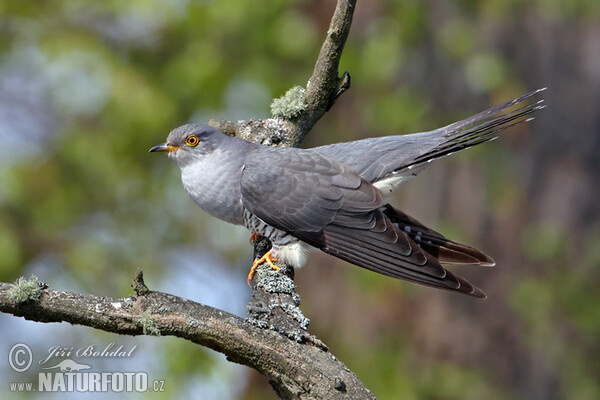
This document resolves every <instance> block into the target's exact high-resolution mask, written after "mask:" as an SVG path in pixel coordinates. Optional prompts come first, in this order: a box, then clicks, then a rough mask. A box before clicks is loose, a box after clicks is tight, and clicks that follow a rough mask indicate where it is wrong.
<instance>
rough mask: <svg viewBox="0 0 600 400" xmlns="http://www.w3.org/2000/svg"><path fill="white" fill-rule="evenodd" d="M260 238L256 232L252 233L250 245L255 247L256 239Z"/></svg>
mask: <svg viewBox="0 0 600 400" xmlns="http://www.w3.org/2000/svg"><path fill="white" fill-rule="evenodd" d="M259 236H260V235H259V234H258V233H256V232H252V235H250V244H251V245H254V241H255V240H256V239H258V237H259Z"/></svg>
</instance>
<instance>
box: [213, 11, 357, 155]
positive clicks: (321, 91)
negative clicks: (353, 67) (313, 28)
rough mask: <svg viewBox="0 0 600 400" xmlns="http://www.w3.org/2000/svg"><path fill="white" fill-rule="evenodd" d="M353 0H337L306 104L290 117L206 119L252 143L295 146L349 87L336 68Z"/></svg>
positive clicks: (311, 80) (348, 78)
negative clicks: (240, 119)
mask: <svg viewBox="0 0 600 400" xmlns="http://www.w3.org/2000/svg"><path fill="white" fill-rule="evenodd" d="M355 5H356V0H338V2H337V5H336V8H335V12H334V14H333V17H332V18H331V23H330V24H329V29H328V30H327V35H326V37H325V41H324V42H323V45H322V46H321V51H320V53H319V57H318V59H317V62H316V64H315V68H314V69H313V73H312V75H311V77H310V79H309V80H308V83H307V85H306V90H305V91H304V99H305V100H306V107H305V108H304V110H303V111H302V112H300V113H299V115H297V116H294V117H282V118H269V119H265V120H255V119H250V120H245V121H239V122H237V123H234V122H230V121H215V120H211V121H209V124H210V125H211V126H213V127H215V128H217V129H219V130H221V131H222V132H224V133H226V134H228V135H232V136H238V137H241V138H242V139H246V140H249V141H252V142H256V143H260V144H265V145H277V146H289V147H298V146H300V144H301V143H302V140H304V137H305V136H306V134H307V133H308V132H309V131H310V130H311V129H312V127H313V126H314V125H315V124H316V123H317V121H318V120H319V119H320V118H321V117H322V116H323V115H324V114H325V113H326V112H327V111H328V110H329V109H330V108H331V106H332V105H333V103H334V102H335V100H336V99H337V98H338V97H339V96H340V95H341V94H342V93H343V92H345V91H346V90H347V89H348V88H349V87H350V75H349V74H348V73H347V72H345V73H344V74H343V75H342V77H339V72H338V67H339V62H340V58H341V56H342V51H343V49H344V45H345V44H346V39H347V38H348V34H349V33H350V26H351V25H352V16H353V14H354V8H355Z"/></svg>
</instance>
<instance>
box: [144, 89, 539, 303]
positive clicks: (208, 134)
mask: <svg viewBox="0 0 600 400" xmlns="http://www.w3.org/2000/svg"><path fill="white" fill-rule="evenodd" d="M541 90H543V89H541ZM541 90H538V91H535V92H532V93H529V94H527V95H525V96H521V97H519V98H517V99H515V100H512V101H510V102H507V103H504V104H501V105H499V106H497V107H494V108H491V109H489V110H487V111H484V112H482V113H479V114H477V115H474V116H472V117H470V118H467V119H465V120H463V121H459V122H456V123H454V124H451V125H448V126H446V127H444V128H440V129H436V130H434V131H431V132H423V133H417V134H412V135H403V136H387V137H382V138H371V139H365V140H359V141H356V142H348V143H337V144H332V145H328V146H321V147H316V148H313V149H304V150H303V149H296V148H281V147H264V146H260V145H257V144H254V143H250V142H246V141H244V140H241V139H237V138H232V137H229V136H226V135H223V134H222V133H220V132H218V131H216V130H215V129H213V128H210V127H208V126H206V125H184V126H182V127H179V128H177V129H175V130H173V131H172V132H171V133H170V134H169V137H168V139H167V143H165V144H163V145H159V146H156V147H154V148H152V149H151V151H167V152H168V154H169V157H170V158H172V159H173V160H174V161H175V162H176V163H177V165H178V167H179V168H180V170H181V178H182V181H183V184H184V187H185V189H186V190H187V192H188V193H189V194H190V196H191V197H192V199H193V200H194V201H195V202H196V203H197V204H198V205H199V206H200V207H201V208H202V209H204V210H205V211H207V212H208V213H210V214H212V215H213V216H215V217H217V218H220V219H223V220H225V221H227V222H231V223H234V224H239V225H245V226H246V227H247V228H248V229H250V230H251V231H253V232H256V233H259V234H262V235H265V236H267V237H268V238H269V239H270V240H271V241H272V243H273V249H274V251H276V252H278V253H277V254H276V255H275V256H276V257H278V255H281V256H282V257H283V258H285V257H289V258H288V259H287V261H288V262H289V263H290V264H292V265H293V266H300V264H302V262H301V258H302V257H299V256H296V255H293V256H290V255H289V254H290V253H289V252H287V250H286V249H292V248H293V249H301V248H302V246H301V244H302V243H306V244H308V245H311V246H313V247H316V248H318V249H321V250H322V251H324V252H326V253H328V254H331V255H334V256H336V257H339V258H341V259H343V260H346V261H348V262H351V263H353V264H356V265H358V266H361V267H363V268H367V269H370V270H372V271H375V272H378V273H381V274H384V275H388V276H392V277H395V278H399V279H405V280H408V281H411V282H416V283H419V284H422V285H427V286H432V287H436V288H441V289H446V290H452V291H457V292H460V293H464V294H468V295H470V296H474V297H485V294H484V293H483V292H482V291H481V290H480V289H478V288H476V287H475V286H473V285H472V284H470V283H469V282H467V281H466V280H465V279H463V278H461V277H459V276H456V275H454V274H452V273H450V272H449V271H447V270H446V269H445V268H443V267H442V264H445V263H451V264H473V265H481V266H492V265H494V261H493V260H492V259H491V258H490V257H489V256H487V255H485V254H484V253H483V252H481V251H479V250H477V249H475V248H473V247H470V246H467V245H464V244H461V243H458V242H455V241H452V240H450V239H447V238H446V237H444V236H443V235H441V234H440V233H438V232H436V231H434V230H433V229H430V228H428V227H426V226H425V225H423V224H422V223H420V222H419V221H417V220H415V219H414V218H412V217H410V216H408V215H407V214H405V213H403V212H402V211H400V210H398V209H396V208H394V207H392V206H391V205H389V204H386V202H385V200H384V197H383V193H382V191H394V190H396V189H397V188H398V187H399V186H400V185H401V184H403V183H405V182H406V181H408V180H410V179H412V178H413V177H414V175H416V173H417V172H419V171H420V170H422V169H423V168H425V167H426V166H427V165H428V164H429V162H430V161H432V160H435V159H437V158H440V157H444V156H446V155H448V154H450V153H452V152H455V151H458V150H462V149H464V148H468V147H471V146H474V145H477V144H480V143H483V142H486V141H489V140H492V139H494V138H496V137H497V136H498V134H499V133H500V132H501V131H502V130H504V129H506V128H508V127H510V126H513V125H514V124H517V123H520V122H523V121H527V120H528V117H529V115H530V114H531V113H533V112H535V111H536V110H539V109H541V108H542V107H543V106H542V105H541V101H538V102H537V103H532V104H526V105H523V106H520V107H517V108H516V109H515V110H513V111H506V110H507V109H508V108H510V107H512V106H514V105H516V104H518V103H521V102H523V101H524V100H526V99H528V98H530V97H531V96H533V95H535V94H537V93H539V92H540V91H541ZM192 136H193V137H195V138H197V141H195V140H194V141H193V144H192V145H190V144H188V143H191V142H188V141H187V139H188V138H190V137H192ZM283 261H286V260H285V259H284V260H283Z"/></svg>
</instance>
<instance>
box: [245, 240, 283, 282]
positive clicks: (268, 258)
mask: <svg viewBox="0 0 600 400" xmlns="http://www.w3.org/2000/svg"><path fill="white" fill-rule="evenodd" d="M257 236H258V235H257ZM272 251H273V250H269V251H267V252H266V253H265V255H264V256H262V257H261V258H259V259H258V260H254V263H253V264H252V268H250V273H249V274H248V286H250V281H251V280H252V277H253V276H254V271H256V267H258V266H259V265H260V264H262V263H264V262H266V263H267V264H269V266H270V267H271V268H273V269H274V270H275V271H279V267H278V266H277V265H275V264H273V263H274V262H277V261H279V260H278V259H276V258H273V255H272V254H271V252H272ZM250 287H252V286H250Z"/></svg>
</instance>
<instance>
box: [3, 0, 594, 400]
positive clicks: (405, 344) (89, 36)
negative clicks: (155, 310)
mask: <svg viewBox="0 0 600 400" xmlns="http://www.w3.org/2000/svg"><path fill="white" fill-rule="evenodd" d="M334 6H335V2H334V1H333V0H328V1H270V2H265V3H264V4H260V3H257V2H249V1H241V0H239V1H233V0H221V1H210V0H206V1H193V0H177V1H171V2H162V1H143V0H131V1H127V2H122V1H103V2H89V1H84V0H47V1H43V2H41V1H26V0H23V1H12V0H0V138H1V140H0V143H1V145H0V280H1V281H4V282H12V281H14V280H16V279H17V278H18V277H19V276H29V275H30V274H35V275H37V276H38V277H39V278H40V279H41V280H42V281H44V282H47V283H48V284H49V285H50V286H51V287H52V288H55V289H63V290H69V291H81V292H87V293H93V294H97V295H106V296H112V297H126V296H128V295H130V294H131V293H132V291H131V288H130V287H129V281H130V279H131V278H132V276H133V274H134V272H135V270H136V269H137V268H138V267H141V268H143V270H144V272H145V277H146V283H147V284H148V286H149V287H150V288H151V289H153V290H160V291H165V292H170V293H173V294H175V295H179V296H184V297H187V298H190V299H193V300H195V301H198V302H201V303H205V304H208V305H211V306H215V307H219V308H222V309H225V310H227V311H229V312H232V313H235V314H237V315H240V316H245V305H246V303H247V301H248V300H249V296H250V290H249V289H248V288H247V287H246V283H245V276H246V274H247V272H248V269H249V267H250V263H251V256H252V248H251V246H250V245H248V237H249V233H248V232H247V231H245V230H244V229H242V228H236V227H233V226H230V225H227V224H225V223H223V222H220V221H217V220H214V219H211V218H209V217H208V216H207V215H205V214H204V213H203V212H202V211H201V210H200V209H198V208H197V207H196V206H195V204H194V203H193V202H192V201H191V200H190V199H189V198H188V197H187V195H186V193H185V191H184V190H183V187H182V185H181V182H180V179H179V174H178V170H177V168H176V167H175V165H173V164H172V163H171V162H170V161H168V160H167V158H166V157H164V156H160V155H154V154H152V155H150V154H148V149H149V148H150V147H151V146H153V145H155V144H158V143H161V142H163V141H164V139H165V137H166V135H167V134H168V132H169V131H170V130H171V129H173V128H175V127H177V126H179V125H182V124H184V123H187V122H206V121H207V120H208V119H210V118H215V119H219V118H225V119H228V120H234V121H235V120H238V119H245V118H250V117H254V118H265V117H268V115H269V114H268V113H269V104H270V102H271V100H272V99H273V98H274V97H278V96H280V95H282V94H283V93H284V92H285V91H286V90H287V89H288V88H290V87H292V86H295V85H302V86H304V85H305V84H306V81H307V79H308V77H309V76H310V74H311V72H312V68H313V65H314V62H315V60H316V56H317V54H318V51H319V48H320V45H321V43H322V40H323V37H324V34H325V32H326V30H327V26H328V24H329V19H330V17H331V14H332V12H333V9H334ZM599 38H600V2H598V1H597V0H570V1H560V0H537V1H525V0H489V1H475V0H452V1H444V2H440V1H419V0H396V1H383V0H369V1H364V0H362V1H361V0H359V1H358V5H357V8H356V13H355V18H354V23H353V26H352V30H351V34H350V37H349V39H348V42H347V45H346V49H345V52H344V55H343V57H342V61H341V66H340V72H343V71H348V72H350V74H351V76H352V87H351V89H350V90H349V91H348V92H346V93H345V94H344V95H343V96H342V97H341V98H340V99H339V100H338V101H337V103H336V105H335V106H334V107H333V108H332V109H331V111H330V112H329V113H328V114H326V115H325V117H324V118H323V119H322V120H321V121H320V122H319V123H318V124H317V125H316V126H315V128H314V129H313V131H312V132H311V133H310V134H309V136H308V137H307V139H306V141H305V143H304V146H305V147H310V146H316V145H321V144H327V143H332V142H336V141H347V140H354V139H359V138H364V137H369V136H377V135H390V134H398V133H409V132H417V131H424V130H429V129H434V128H437V127H439V126H442V125H445V124H448V123H451V122H453V121H455V120H458V119H462V118H464V117H467V116H468V115H470V114H474V113H476V112H478V111H481V110H483V109H485V108H488V107H490V106H493V105H496V104H498V103H500V102H503V101H506V100H509V99H511V98H513V97H517V96H519V95H521V94H523V93H525V92H528V91H531V90H534V89H537V88H540V87H544V86H548V87H549V90H548V91H546V92H545V93H544V94H543V97H544V98H545V100H546V102H547V104H548V108H547V109H545V110H543V111H542V112H539V113H538V114H537V115H536V117H537V119H536V120H535V121H533V122H532V123H528V124H521V125H519V126H517V127H515V128H513V129H511V130H510V131H507V132H505V133H504V134H503V135H502V137H501V139H500V140H497V141H494V142H492V143H488V144H484V145H482V146H478V147H477V148H473V149H470V150H467V151H465V152H462V153H460V154H456V155H453V156H452V157H450V158H446V159H443V160H441V161H439V162H437V163H435V164H434V165H433V166H432V167H430V168H429V169H428V170H426V171H425V172H423V173H422V174H421V175H419V178H418V179H416V180H414V181H413V182H411V184H410V185H408V186H406V187H405V188H404V189H403V190H402V191H401V193H400V195H399V196H398V200H397V201H396V203H395V204H396V205H397V206H399V207H400V208H401V209H403V210H404V211H406V212H408V213H409V214H411V215H413V216H414V217H416V218H417V219H419V220H421V221H422V222H424V223H426V224H427V225H430V226H432V227H433V228H434V229H436V230H438V231H440V232H442V233H443V234H445V235H447V236H449V237H451V238H453V239H457V240H459V241H463V242H466V243H469V244H472V245H475V246H477V247H479V248H481V249H483V250H485V252H486V253H488V254H490V255H491V256H492V257H493V258H494V259H495V260H496V261H497V267H495V268H493V269H475V268H468V267H463V268H455V269H454V270H456V271H457V272H458V273H460V274H461V275H464V276H465V277H467V278H468V279H469V280H471V281H474V282H475V283H476V284H477V285H478V286H480V287H481V288H482V289H483V290H484V291H485V292H486V293H487V294H488V296H489V298H488V299H487V300H485V301H477V300H474V299H471V298H467V297H465V296H460V295H456V294H452V293H446V292H443V291H438V290H434V289H429V288H424V287H419V286H416V285H412V284H408V283H404V282H401V281H396V280H393V279H390V278H386V277H383V276H380V275H377V274H374V273H371V272H369V271H366V270H362V269H360V268H356V267H351V266H349V265H348V264H345V263H344V262H342V261H339V260H337V259H334V258H332V257H329V256H326V255H323V254H313V255H312V256H311V258H310V262H309V266H308V267H307V268H304V269H302V270H299V271H297V274H296V281H297V284H298V291H299V293H300V294H301V296H302V307H303V310H304V313H305V315H306V316H308V317H309V318H310V319H311V321H312V322H311V326H310V331H311V332H312V333H314V334H315V335H317V336H318V337H319V338H321V339H322V340H323V341H324V342H325V343H327V344H328V345H329V346H330V348H331V350H332V352H333V354H335V355H336V356H337V357H339V358H340V359H341V360H342V361H344V362H345V363H346V364H347V366H348V367H349V368H350V369H352V370H353V371H355V372H356V373H357V375H358V376H359V377H360V378H361V379H362V380H363V382H364V383H365V385H366V386H367V387H368V388H370V389H371V390H372V391H373V392H374V393H375V394H376V395H377V396H378V397H379V398H381V399H492V400H493V399H546V400H552V399H580V400H586V399H599V398H600V363H599V362H598V360H599V359H600V290H598V287H599V285H600V269H599V267H600V207H599V205H600V185H599V182H600V40H599ZM0 331H1V332H2V335H1V336H0V352H1V353H2V355H1V359H2V360H6V355H7V354H8V352H9V349H10V348H11V346H12V345H13V344H15V343H17V342H19V341H20V342H24V343H27V344H28V345H30V347H32V350H33V353H34V356H37V355H40V356H42V355H46V354H47V351H48V348H49V347H51V346H57V345H60V346H67V347H75V348H77V347H81V346H84V345H89V344H97V345H98V346H102V347H103V346H106V345H108V344H109V343H111V342H115V343H116V344H117V345H124V346H126V347H128V348H130V347H132V346H134V345H137V346H138V347H137V348H136V350H135V352H134V354H133V357H131V358H129V359H102V360H101V359H93V360H92V359H90V360H88V361H89V364H91V365H92V366H93V368H94V370H95V371H98V370H106V371H146V372H148V374H149V377H150V378H151V379H163V380H164V381H165V389H166V392H164V393H161V394H156V393H154V394H141V395H137V396H136V395H131V396H130V397H142V396H143V397H151V398H172V397H177V398H203V399H272V398H275V394H274V392H273V391H272V390H271V388H270V386H269V385H268V383H267V380H266V379H265V378H264V377H262V376H261V375H259V374H258V373H256V372H254V371H253V370H250V369H249V368H246V367H244V366H239V365H234V364H231V363H228V362H227V361H226V360H225V359H224V357H222V356H221V355H220V354H217V353H214V352H212V351H210V350H206V349H204V348H201V347H199V346H197V345H194V344H192V343H188V342H185V341H183V340H178V339H174V338H170V337H160V338H155V337H136V338H130V337H121V336H117V335H112V334H107V333H103V332H98V331H95V330H92V329H89V328H84V327H79V326H71V325H68V324H41V323H34V322H29V321H25V320H23V319H21V318H15V317H12V316H7V315H0ZM40 358H41V357H40ZM78 361H80V362H82V361H81V360H78ZM38 372H39V369H36V368H32V370H31V371H29V372H28V373H27V374H18V373H16V372H14V371H13V370H11V369H10V368H9V366H8V363H7V362H5V361H4V362H0V376H2V378H0V393H2V394H3V395H8V394H9V393H10V392H9V391H8V382H13V381H28V380H29V381H34V382H37V373H38ZM69 395H70V394H69V393H66V394H64V393H62V394H60V393H59V394H55V395H54V397H56V398H59V397H60V398H61V399H62V398H65V397H69ZM122 395H123V394H122ZM22 396H23V397H28V395H22ZM30 396H31V397H33V396H34V394H30ZM77 396H78V397H80V396H81V394H79V395H77ZM107 396H111V394H107V395H106V396H103V395H102V394H98V393H96V394H88V395H86V396H83V397H87V398H106V397H107ZM49 397H52V396H49Z"/></svg>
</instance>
